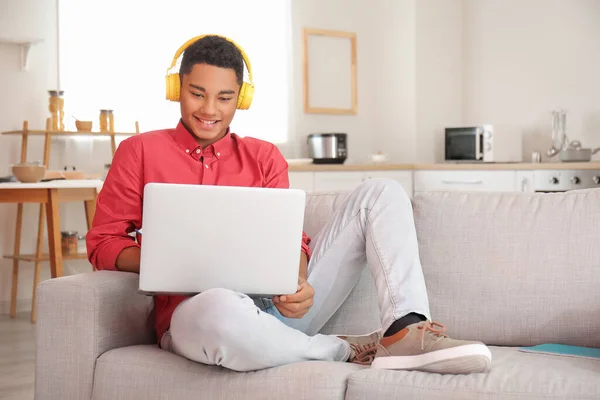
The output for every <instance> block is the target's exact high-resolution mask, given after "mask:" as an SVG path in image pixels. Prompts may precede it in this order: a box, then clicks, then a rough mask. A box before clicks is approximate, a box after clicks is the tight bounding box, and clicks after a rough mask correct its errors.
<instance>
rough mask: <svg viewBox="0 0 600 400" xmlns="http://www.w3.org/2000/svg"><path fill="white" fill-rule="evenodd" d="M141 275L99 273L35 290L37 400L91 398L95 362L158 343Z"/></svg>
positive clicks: (52, 282) (53, 282) (48, 283)
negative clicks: (140, 284)
mask: <svg viewBox="0 0 600 400" xmlns="http://www.w3.org/2000/svg"><path fill="white" fill-rule="evenodd" d="M137 290H138V275H137V274H133V273H127V272H115V271H97V272H89V273H84V274H78V275H72V276H68V277H62V278H55V279H50V280H47V281H44V282H42V283H41V284H40V285H39V286H38V289H37V310H38V312H37V313H38V317H37V324H36V363H35V398H36V399H61V400H66V399H77V400H81V399H90V398H91V396H92V385H93V380H94V368H95V365H96V359H97V358H98V357H99V356H100V355H101V354H103V353H105V352H106V351H108V350H111V349H114V348H118V347H125V346H130V345H135V344H148V343H156V339H155V334H154V329H153V320H154V318H152V316H151V313H152V312H153V309H154V303H153V301H152V297H149V296H144V295H141V294H139V293H137Z"/></svg>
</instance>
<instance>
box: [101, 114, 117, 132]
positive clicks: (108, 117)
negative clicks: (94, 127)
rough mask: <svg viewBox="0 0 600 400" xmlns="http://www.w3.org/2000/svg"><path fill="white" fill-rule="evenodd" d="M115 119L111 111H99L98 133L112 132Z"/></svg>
mask: <svg viewBox="0 0 600 400" xmlns="http://www.w3.org/2000/svg"><path fill="white" fill-rule="evenodd" d="M114 131H115V117H114V115H113V110H100V132H114Z"/></svg>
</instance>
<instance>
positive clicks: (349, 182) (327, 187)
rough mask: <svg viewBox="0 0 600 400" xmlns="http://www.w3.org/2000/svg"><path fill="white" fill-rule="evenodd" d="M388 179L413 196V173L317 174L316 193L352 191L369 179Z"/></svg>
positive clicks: (362, 172)
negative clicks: (397, 183)
mask: <svg viewBox="0 0 600 400" xmlns="http://www.w3.org/2000/svg"><path fill="white" fill-rule="evenodd" d="M374 178H387V179H393V180H395V181H397V182H399V183H400V184H401V185H402V186H403V187H404V190H406V192H407V193H408V194H409V196H412V171H339V172H337V171H336V172H315V186H314V191H315V192H326V191H350V190H353V189H354V188H356V187H357V186H358V185H360V184H361V183H362V182H364V181H366V180H368V179H374Z"/></svg>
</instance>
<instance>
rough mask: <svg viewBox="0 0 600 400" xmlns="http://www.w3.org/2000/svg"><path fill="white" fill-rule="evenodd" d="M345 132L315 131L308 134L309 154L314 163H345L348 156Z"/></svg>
mask: <svg viewBox="0 0 600 400" xmlns="http://www.w3.org/2000/svg"><path fill="white" fill-rule="evenodd" d="M347 138H348V135H347V134H345V133H313V134H310V135H308V139H307V144H308V156H309V157H310V158H312V159H313V164H343V163H344V162H345V161H346V158H347V156H348V149H347Z"/></svg>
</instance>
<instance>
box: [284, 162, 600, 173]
mask: <svg viewBox="0 0 600 400" xmlns="http://www.w3.org/2000/svg"><path fill="white" fill-rule="evenodd" d="M541 169H543V170H557V169H561V170H590V169H598V170H600V162H598V161H590V162H572V163H565V162H552V163H535V164H534V163H433V164H419V163H416V164H293V163H290V165H289V171H290V172H324V171H337V172H344V171H412V170H435V171H452V170H454V171H499V170H501V171H527V170H541Z"/></svg>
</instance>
